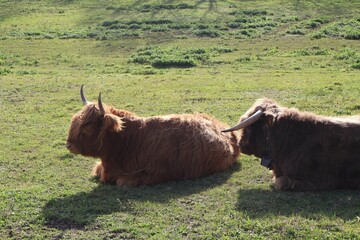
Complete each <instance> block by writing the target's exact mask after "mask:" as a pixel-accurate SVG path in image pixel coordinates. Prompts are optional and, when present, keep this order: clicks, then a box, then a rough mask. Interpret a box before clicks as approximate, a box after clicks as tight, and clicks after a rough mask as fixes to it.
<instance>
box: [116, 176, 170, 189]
mask: <svg viewBox="0 0 360 240" xmlns="http://www.w3.org/2000/svg"><path fill="white" fill-rule="evenodd" d="M164 181H166V179H164V177H163V176H161V175H158V176H154V175H148V174H146V175H139V174H135V175H133V176H131V175H128V176H124V177H118V178H117V180H116V185H117V186H119V187H136V186H139V185H152V184H158V183H162V182H164Z"/></svg>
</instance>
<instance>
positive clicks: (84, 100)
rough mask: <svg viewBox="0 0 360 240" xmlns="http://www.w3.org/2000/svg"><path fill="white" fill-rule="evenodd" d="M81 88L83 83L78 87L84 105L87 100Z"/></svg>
mask: <svg viewBox="0 0 360 240" xmlns="http://www.w3.org/2000/svg"><path fill="white" fill-rule="evenodd" d="M83 88H84V85H81V88H80V96H81V101H82V102H83V104H84V105H87V104H88V103H89V102H88V101H87V100H86V98H85V96H84V91H83Z"/></svg>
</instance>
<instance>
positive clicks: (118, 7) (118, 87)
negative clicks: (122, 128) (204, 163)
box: [0, 0, 360, 239]
mask: <svg viewBox="0 0 360 240" xmlns="http://www.w3.org/2000/svg"><path fill="white" fill-rule="evenodd" d="M359 9H360V4H359V3H358V1H342V0H339V1H325V0H320V1H319V0H318V1H280V0H279V1H220V0H218V1H216V0H215V1H214V0H211V1H210V0H209V1H205V0H204V1H130V0H128V1H121V3H119V1H92V0H87V1H75V0H74V1H70V0H63V1H51V0H46V1H45V0H40V1H26V0H23V1H20V0H19V1H5V0H2V1H0V39H1V40H0V83H1V87H0V111H1V112H0V116H1V121H0V129H1V139H0V182H1V184H0V239H27V238H31V239H62V238H63V239H113V238H116V239H119V238H126V239H151V238H152V239H230V238H239V239H241V238H243V239H249V238H252V239H269V238H270V239H305V238H306V239H325V238H328V239H356V238H359V237H358V236H359V234H360V231H359V229H360V193H359V192H358V191H330V192H320V193H287V192H277V191H273V190H271V189H270V187H269V184H270V182H271V176H270V175H269V173H268V171H267V170H266V169H265V168H263V167H261V166H260V164H259V160H258V159H256V158H254V157H249V156H245V155H242V156H241V157H240V158H239V163H238V165H237V166H236V167H234V168H233V169H231V170H230V171H228V172H225V173H219V174H215V175H212V176H209V177H205V178H201V179H197V180H194V181H178V182H170V183H165V184H161V185H157V186H152V187H139V188H134V189H121V188H117V187H114V186H104V185H101V184H99V183H98V182H96V181H95V180H94V179H92V178H91V177H90V171H91V168H92V166H93V164H94V162H95V161H96V160H95V159H89V158H85V157H82V156H75V155H72V154H70V153H68V151H67V150H66V149H65V147H64V145H65V141H66V137H67V129H68V126H69V122H70V117H71V116H72V114H74V113H75V112H77V111H78V110H80V109H81V107H82V106H81V102H80V100H79V93H78V92H79V87H80V85H81V84H85V85H86V89H85V92H86V96H87V98H88V99H96V97H97V95H98V93H99V92H102V96H103V101H104V102H105V103H108V104H111V105H114V106H116V107H118V108H125V109H127V110H131V111H134V112H135V113H137V114H138V115H141V116H149V115H157V114H167V113H184V112H194V111H197V112H206V113H209V114H211V115H213V116H215V117H217V118H218V119H220V120H222V121H224V122H227V123H229V124H230V125H231V124H234V123H236V122H237V120H238V117H239V116H240V115H241V114H242V113H243V112H244V111H245V110H246V109H247V108H248V107H250V106H251V105H252V103H253V102H254V101H255V99H257V98H259V97H262V96H266V97H270V98H274V99H276V100H277V101H279V102H280V103H282V104H283V105H286V106H295V107H297V108H300V109H301V110H306V111H313V112H316V113H318V114H326V115H350V114H359V113H360V101H359V96H360V88H359V80H360V79H359V76H360V74H359V71H360V70H359V68H360V44H359V39H360V19H359Z"/></svg>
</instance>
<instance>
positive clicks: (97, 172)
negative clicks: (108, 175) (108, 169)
mask: <svg viewBox="0 0 360 240" xmlns="http://www.w3.org/2000/svg"><path fill="white" fill-rule="evenodd" d="M92 175H93V176H94V177H98V178H99V179H100V181H101V182H103V183H105V182H106V180H105V172H104V167H103V165H102V163H101V162H97V163H96V165H95V166H94V168H93V170H92Z"/></svg>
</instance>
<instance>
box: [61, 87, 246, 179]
mask: <svg viewBox="0 0 360 240" xmlns="http://www.w3.org/2000/svg"><path fill="white" fill-rule="evenodd" d="M80 95H81V99H82V101H83V103H84V105H85V106H84V107H83V109H82V110H81V111H80V112H78V113H77V114H75V115H74V116H73V117H72V120H71V125H70V130H69V135H68V139H67V144H66V146H67V148H68V149H69V150H70V151H71V152H72V153H75V154H81V155H84V156H90V157H95V158H100V159H101V162H99V163H97V165H96V166H95V167H94V170H93V173H94V175H95V176H97V177H99V178H100V181H101V182H104V183H116V184H117V185H118V186H138V185H150V184H157V183H161V182H165V181H168V180H176V179H191V178H197V177H201V176H205V175H208V174H211V173H214V172H218V171H223V170H225V169H228V168H229V167H230V166H231V165H232V164H233V163H234V162H235V161H236V158H237V157H238V156H239V152H240V149H239V138H238V134H234V133H222V132H221V130H222V129H224V128H226V127H228V126H226V125H225V124H223V123H221V122H219V121H217V120H216V119H214V118H212V117H210V116H207V115H205V114H200V113H196V114H179V115H166V116H155V117H147V118H143V117H138V116H136V115H135V114H134V113H131V112H128V111H125V110H118V109H115V108H114V107H111V106H105V105H103V104H102V102H101V95H99V99H98V104H94V103H89V102H88V101H87V100H86V99H85V97H84V94H83V90H82V87H81V90H80Z"/></svg>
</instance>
